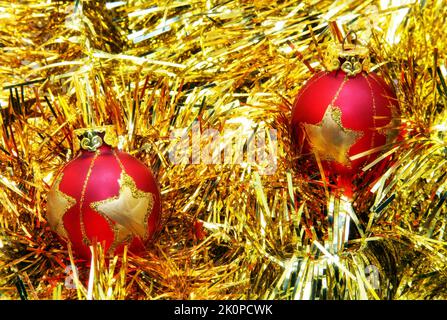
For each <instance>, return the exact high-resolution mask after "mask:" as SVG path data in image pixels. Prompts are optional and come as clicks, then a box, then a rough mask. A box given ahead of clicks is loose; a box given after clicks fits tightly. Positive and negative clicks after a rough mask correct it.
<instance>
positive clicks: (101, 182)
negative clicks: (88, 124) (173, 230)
mask: <svg viewBox="0 0 447 320" xmlns="http://www.w3.org/2000/svg"><path fill="white" fill-rule="evenodd" d="M102 128H106V129H102ZM102 128H94V129H86V130H83V131H82V132H81V134H80V136H81V137H80V140H81V139H82V140H81V147H82V149H83V150H81V153H80V154H79V156H78V157H77V158H75V159H74V160H72V161H70V162H69V163H68V164H67V165H66V166H65V167H64V168H63V169H62V170H61V171H60V172H59V174H58V176H57V177H56V179H55V182H54V183H53V186H52V188H51V191H50V193H49V195H48V203H47V218H48V222H49V224H50V226H51V228H52V229H53V230H54V231H55V232H56V233H57V234H58V235H59V236H60V237H61V238H63V239H64V240H66V241H69V242H70V243H71V245H72V248H73V251H74V252H75V254H76V255H77V256H78V257H80V258H83V259H90V257H91V251H90V248H89V246H90V245H92V244H93V243H94V242H97V243H100V244H104V245H105V247H104V249H105V252H106V254H107V255H111V254H116V253H119V252H121V251H122V250H123V248H124V245H125V244H127V245H129V251H130V252H132V253H134V254H141V253H143V252H144V251H145V246H146V244H147V242H148V241H149V240H150V239H151V238H152V237H153V235H154V233H155V232H156V231H157V230H158V228H159V219H160V211H161V202H160V191H159V188H158V185H157V182H156V180H155V178H154V176H153V174H152V172H151V171H150V169H149V168H148V167H146V166H145V165H144V164H143V163H142V162H140V161H139V160H138V159H136V158H134V157H132V156H130V155H129V154H127V153H125V152H121V151H119V150H117V149H115V148H113V147H112V146H111V145H113V143H111V142H110V140H111V139H110V136H111V135H110V134H109V128H108V127H102ZM112 140H113V139H112ZM108 143H110V144H108Z"/></svg>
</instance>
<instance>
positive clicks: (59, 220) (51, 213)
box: [47, 174, 76, 238]
mask: <svg viewBox="0 0 447 320" xmlns="http://www.w3.org/2000/svg"><path fill="white" fill-rule="evenodd" d="M62 177H63V174H61V175H60V176H59V177H58V178H57V180H56V181H55V182H54V184H53V187H52V188H51V190H50V192H49V193H48V201H47V219H48V223H49V224H50V227H51V229H53V230H54V231H55V232H56V233H57V234H58V235H60V236H61V237H64V238H68V233H67V230H65V227H64V220H63V219H64V215H65V213H66V212H67V211H68V210H69V209H70V208H71V207H73V206H74V205H75V204H76V199H75V198H72V197H70V196H69V195H67V194H65V193H63V192H62V191H60V190H59V185H60V183H61V181H62Z"/></svg>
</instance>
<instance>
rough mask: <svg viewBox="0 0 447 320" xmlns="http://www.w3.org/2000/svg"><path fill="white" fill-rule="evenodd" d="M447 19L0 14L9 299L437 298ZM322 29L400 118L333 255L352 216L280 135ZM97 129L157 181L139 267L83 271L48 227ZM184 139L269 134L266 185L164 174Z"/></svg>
mask: <svg viewBox="0 0 447 320" xmlns="http://www.w3.org/2000/svg"><path fill="white" fill-rule="evenodd" d="M446 17H447V6H446V5H445V2H444V1H442V0H439V1H434V0H427V1H423V0H420V1H405V0H402V1H397V0H382V1H371V0H361V1H358V0H346V1H324V0H307V1H288V0H285V1H275V0H271V1H270V0H269V1H264V0H259V1H245V0H239V1H238V0H225V1H214V0H191V1H188V0H186V1H174V0H173V1H168V0H160V1H147V0H129V1H111V0H110V1H105V0H103V1H85V0H84V1H82V0H78V1H34V0H21V1H14V0H10V1H0V51H1V53H0V88H1V91H0V103H1V108H0V110H1V113H0V127H1V129H0V168H1V170H0V203H1V205H0V299H20V298H21V299H446V298H447V269H446V266H447V256H446V255H447V242H446V241H447V239H446V234H445V231H446V224H447V216H446V214H447V210H446V198H447V190H446V187H447V184H446V181H447V180H446V168H447V161H446V160H447V158H446V157H447V133H446V131H447V111H446V110H447V108H446V107H447V85H446V82H447V80H446V77H447V69H446V52H447V41H446V34H445V25H446ZM330 21H336V22H337V23H338V25H340V26H342V28H343V30H353V31H355V33H356V35H357V37H358V38H359V39H362V41H364V42H365V43H366V44H367V45H368V47H369V49H370V52H371V60H372V62H373V65H374V69H375V71H376V72H378V73H379V74H381V76H382V77H383V78H384V79H385V80H386V81H387V82H388V83H389V84H390V85H392V86H394V88H395V90H396V92H397V96H398V100H399V104H400V107H401V112H402V114H401V118H400V126H401V128H400V129H401V132H402V133H401V136H402V138H401V139H400V140H398V142H396V143H395V144H393V145H391V146H388V150H387V154H390V155H392V157H393V158H394V159H395V162H394V164H393V165H392V166H390V167H389V168H385V169H386V170H383V172H384V173H383V175H382V176H381V178H380V179H378V180H374V181H372V179H369V178H368V174H367V171H365V174H364V175H361V176H360V178H359V179H358V180H359V181H358V182H357V184H358V185H359V186H360V190H361V192H359V193H358V194H357V196H356V199H355V200H354V204H353V208H354V211H355V213H354V214H355V215H356V219H354V220H355V224H356V227H357V229H358V230H360V231H359V232H358V234H356V235H355V237H351V239H350V241H349V242H348V243H347V244H346V245H343V244H341V245H339V247H340V249H339V250H337V251H333V252H330V250H329V251H328V250H326V249H325V248H326V247H325V245H324V244H325V243H330V242H332V241H334V226H333V225H332V224H331V221H330V220H329V219H327V216H328V214H329V213H331V214H332V215H334V216H336V215H337V214H338V213H339V211H341V210H344V209H343V202H342V201H340V198H338V197H337V196H336V195H333V194H330V193H329V192H327V190H326V188H325V185H324V183H323V182H322V178H321V175H320V173H319V172H314V173H309V172H306V171H305V170H302V168H300V166H299V165H297V162H299V159H298V156H297V154H296V151H294V150H293V147H292V144H291V142H290V140H291V139H290V134H289V130H288V125H289V119H290V115H291V104H292V102H293V99H294V97H295V96H296V94H297V92H298V91H299V89H300V88H301V87H302V86H303V85H304V83H305V81H306V80H307V79H309V78H310V77H311V76H312V74H313V72H316V71H318V70H322V69H323V68H324V62H323V55H324V53H325V50H326V47H327V45H328V43H329V42H330V41H333V36H332V33H331V28H330ZM93 121H94V123H95V124H98V125H101V124H114V125H115V126H116V128H117V131H118V133H119V136H120V148H121V149H123V150H125V151H127V152H129V153H131V154H132V155H134V156H136V157H137V158H139V159H140V160H142V161H144V162H145V163H146V164H147V165H148V166H150V167H151V168H152V170H153V172H154V173H155V175H156V177H157V179H158V181H159V185H160V187H161V192H162V200H163V207H162V212H163V219H162V223H163V228H162V231H161V232H160V234H159V235H158V237H157V239H156V241H155V242H154V243H153V244H152V246H151V247H150V248H149V249H148V252H147V255H146V256H144V257H135V256H132V255H130V254H128V255H124V256H120V257H116V258H115V259H111V260H107V259H104V256H103V254H102V253H101V251H100V250H98V251H97V254H96V255H95V257H94V258H95V260H96V263H94V267H93V268H92V269H90V268H89V267H87V266H85V265H82V264H78V263H77V261H76V260H75V258H74V257H73V255H72V253H71V250H67V249H66V248H64V247H62V246H61V245H60V243H59V242H58V241H57V239H56V238H55V237H54V235H53V234H52V233H51V231H50V229H49V227H48V224H47V222H46V218H45V212H46V199H47V194H48V191H49V188H50V186H51V183H52V181H53V179H54V175H55V173H56V172H57V170H58V169H59V168H60V167H61V166H63V165H64V164H65V163H66V162H67V161H69V160H70V159H72V158H73V157H74V156H75V155H76V154H75V153H76V150H75V143H74V141H73V130H75V129H78V128H82V127H85V126H88V125H91V124H92V123H93ZM195 123H199V124H200V126H201V128H202V129H205V128H214V129H216V130H220V131H224V130H225V128H231V127H232V126H235V125H238V126H240V125H242V126H243V127H244V128H246V131H247V133H251V132H255V131H265V133H266V135H267V140H269V139H271V138H272V137H269V136H268V134H269V132H270V131H269V129H275V130H276V131H277V133H278V136H277V149H276V152H277V162H276V171H275V172H274V174H272V175H263V174H260V169H261V168H259V166H257V165H253V164H250V163H245V164H244V163H242V164H238V165H228V164H220V165H219V164H217V165H210V164H186V163H185V164H174V163H172V162H171V161H170V160H169V153H170V152H171V151H172V148H173V146H174V145H175V141H174V140H173V139H172V138H171V133H172V132H173V130H175V129H181V128H191V126H193V125H194V124H195ZM227 138H228V139H227V140H226V141H228V143H233V142H232V141H233V139H238V138H239V137H231V136H230V137H227ZM204 143H205V142H204ZM269 145H272V144H269ZM224 147H225V146H222V148H224ZM272 148H273V147H272ZM379 165H380V163H379V164H372V168H371V169H370V170H369V171H371V170H376V168H377V166H379ZM74 265H77V269H73V266H74ZM371 268H374V270H375V271H376V272H377V275H376V276H378V279H376V280H378V281H377V283H372V282H371V275H370V274H369V273H370V272H371ZM70 270H71V271H70ZM73 270H74V271H76V272H75V273H74V274H71V273H70V272H72V271H73ZM67 277H69V278H70V277H71V278H70V279H72V281H73V283H74V284H75V285H74V286H67V285H66V281H67ZM73 283H72V284H73ZM74 287H76V288H77V289H73V288H74Z"/></svg>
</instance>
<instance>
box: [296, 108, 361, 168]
mask: <svg viewBox="0 0 447 320" xmlns="http://www.w3.org/2000/svg"><path fill="white" fill-rule="evenodd" d="M303 127H304V130H305V132H306V137H307V138H308V139H309V143H310V145H311V146H312V150H313V151H314V152H316V153H318V154H319V155H320V157H321V158H322V159H324V160H333V161H336V162H338V163H341V164H343V165H345V166H347V167H349V166H350V165H351V162H350V160H349V155H348V154H349V149H351V147H352V146H353V145H354V144H355V143H356V142H357V141H358V140H359V139H360V138H361V137H362V136H363V132H358V131H354V130H349V129H346V128H344V127H343V125H342V123H341V110H340V108H338V107H336V106H332V105H330V106H328V107H327V109H326V111H325V113H324V116H323V119H322V120H321V121H320V122H319V123H318V124H315V125H314V124H308V123H304V124H303Z"/></svg>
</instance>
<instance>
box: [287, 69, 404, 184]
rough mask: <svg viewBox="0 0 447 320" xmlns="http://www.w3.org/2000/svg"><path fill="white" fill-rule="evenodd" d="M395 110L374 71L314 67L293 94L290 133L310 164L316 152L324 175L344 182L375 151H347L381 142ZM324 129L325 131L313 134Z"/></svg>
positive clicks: (390, 93)
mask: <svg viewBox="0 0 447 320" xmlns="http://www.w3.org/2000/svg"><path fill="white" fill-rule="evenodd" d="M397 111H398V109H397V99H396V96H395V94H394V93H393V91H392V90H391V89H390V88H389V87H388V85H387V84H386V83H385V82H384V81H383V80H382V79H381V78H380V77H379V76H378V75H377V74H375V73H374V72H370V73H366V72H361V73H359V74H357V75H355V76H351V77H349V76H347V75H346V73H345V72H343V71H341V70H337V71H332V72H326V71H324V72H319V73H317V74H315V75H314V76H313V77H312V78H311V79H309V80H308V82H307V83H306V84H305V86H304V87H303V88H302V89H301V90H300V92H299V93H298V95H297V97H296V99H295V102H294V104H293V109H292V121H291V126H292V137H293V139H294V141H295V143H296V144H297V146H298V148H299V149H300V150H301V154H302V155H303V156H306V155H307V156H308V157H309V158H308V159H309V161H310V162H313V164H314V166H313V168H312V170H315V169H316V170H317V172H318V168H317V167H316V160H315V159H316V157H315V155H314V153H315V152H317V154H318V155H319V157H320V159H321V161H322V166H323V169H324V171H325V172H326V175H327V176H328V177H329V178H331V179H332V180H336V181H343V183H342V185H343V184H344V186H345V187H347V188H350V187H351V186H350V183H351V182H352V180H353V179H354V177H355V175H356V174H357V173H359V171H360V170H361V168H362V167H363V166H364V165H365V164H367V163H370V162H371V161H373V160H374V159H375V158H376V157H377V156H379V155H380V154H381V153H380V152H376V153H373V154H371V155H369V156H366V157H362V158H359V159H356V160H350V159H349V157H351V156H354V155H356V154H359V153H362V152H365V151H368V150H371V149H373V148H377V147H380V146H383V145H384V144H386V143H387V138H390V137H391V135H390V130H389V126H390V125H391V122H392V120H393V113H394V112H397ZM326 112H327V114H326ZM338 117H339V119H337V118H338ZM325 119H326V120H325ZM337 120H339V122H340V123H338V124H337V125H338V126H339V128H338V129H339V133H337V130H338V129H337V130H336V127H337V126H336V125H335V123H337ZM326 122H330V123H331V125H332V129H333V130H332V131H331V130H324V127H325V126H326V124H325V123H326ZM387 126H388V129H387V128H385V127H387ZM333 132H335V133H336V134H332V133H333ZM324 134H327V135H329V136H326V137H318V135H324ZM312 135H313V136H312ZM312 138H313V139H312ZM340 139H342V140H340ZM343 139H344V140H343ZM344 150H346V157H344V156H343V152H344ZM342 151H343V152H342ZM334 155H336V156H334ZM337 155H338V156H337ZM310 159H312V160H310Z"/></svg>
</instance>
